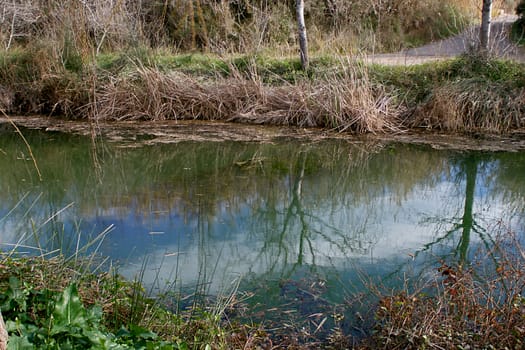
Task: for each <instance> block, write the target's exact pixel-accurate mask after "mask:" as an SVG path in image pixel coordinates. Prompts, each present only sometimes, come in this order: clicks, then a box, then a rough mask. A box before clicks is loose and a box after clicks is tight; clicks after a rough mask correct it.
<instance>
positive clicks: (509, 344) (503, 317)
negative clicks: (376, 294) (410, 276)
mask: <svg viewBox="0 0 525 350" xmlns="http://www.w3.org/2000/svg"><path fill="white" fill-rule="evenodd" d="M502 232H505V231H504V229H502ZM496 242H497V243H496V244H495V245H494V246H493V247H492V248H491V249H489V250H485V249H482V250H480V251H479V252H478V255H477V257H476V258H475V260H474V262H473V263H471V264H470V265H468V266H467V265H464V264H461V263H460V264H454V265H452V266H450V265H446V264H444V263H443V265H442V266H441V268H440V269H439V272H440V274H441V276H442V277H441V279H440V280H438V281H435V282H434V284H432V285H431V286H429V288H430V289H431V290H432V291H433V294H431V295H430V296H429V295H424V294H422V293H420V292H419V291H418V292H414V293H400V294H397V295H394V296H391V297H385V298H383V299H382V301H381V304H380V307H379V309H378V311H377V314H376V318H377V321H378V325H377V327H376V331H377V333H375V334H374V342H373V343H371V344H369V345H368V346H370V348H375V349H379V348H382V349H421V348H425V349H466V348H471V349H485V348H492V349H522V348H523V346H524V344H523V339H525V317H524V315H525V299H524V298H523V293H524V292H525V250H524V247H523V245H522V244H523V242H520V241H519V239H518V237H517V236H515V235H514V234H512V233H504V234H501V235H499V236H497V237H496ZM491 262H492V263H491ZM489 345H490V346H489Z"/></svg>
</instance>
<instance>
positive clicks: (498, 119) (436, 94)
mask: <svg viewBox="0 0 525 350" xmlns="http://www.w3.org/2000/svg"><path fill="white" fill-rule="evenodd" d="M408 126H409V127H412V128H427V129H439V130H446V131H452V132H477V131H484V132H505V131H510V130H512V129H516V128H522V127H523V126H525V89H524V88H521V89H516V88H514V89H513V88H510V87H509V86H508V84H505V83H487V82H486V81H480V80H479V79H469V80H462V81H458V82H450V83H447V84H444V85H442V86H440V87H436V88H435V89H434V90H433V92H432V94H431V96H430V99H429V100H428V101H427V102H426V103H425V104H423V105H422V106H420V107H419V108H418V109H417V111H416V113H415V115H414V119H413V120H412V121H411V122H410V123H409V125H408Z"/></svg>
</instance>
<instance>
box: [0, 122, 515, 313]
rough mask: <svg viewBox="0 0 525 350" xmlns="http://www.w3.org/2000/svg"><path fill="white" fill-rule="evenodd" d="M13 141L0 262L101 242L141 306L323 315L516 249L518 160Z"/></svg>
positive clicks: (423, 151)
mask: <svg viewBox="0 0 525 350" xmlns="http://www.w3.org/2000/svg"><path fill="white" fill-rule="evenodd" d="M24 135H25V137H26V138H27V141H28V143H29V144H30V145H31V150H32V157H31V154H30V153H29V152H28V149H27V146H26V145H25V144H24V142H23V141H22V140H21V138H20V137H19V136H18V135H17V134H16V133H14V132H13V131H12V130H6V131H4V132H2V134H0V174H1V175H0V196H1V197H0V198H1V207H0V232H1V236H0V243H1V244H2V249H3V250H9V249H12V248H13V245H16V246H17V250H18V251H19V252H21V253H22V254H40V253H41V252H49V251H54V250H59V251H61V252H63V253H65V254H68V255H71V254H74V253H75V252H76V251H78V250H79V248H82V247H85V246H86V244H88V242H91V241H93V240H94V239H95V238H96V237H99V239H98V240H97V241H95V243H94V244H93V245H91V246H89V247H88V248H87V249H86V251H87V252H92V251H97V252H98V253H99V254H101V255H103V256H109V257H110V258H111V259H112V261H114V262H115V263H116V264H118V266H119V272H120V273H121V274H123V275H125V276H126V277H129V278H134V276H137V274H139V273H140V271H141V270H145V274H144V276H143V277H142V279H143V281H144V283H145V284H146V285H147V286H148V288H149V289H150V290H151V292H152V293H157V292H165V291H167V290H172V291H174V292H177V293H182V294H185V295H186V294H192V293H195V295H211V296H217V295H222V294H227V293H229V291H230V290H231V289H232V288H238V289H239V293H240V295H243V296H250V298H249V299H247V303H248V304H250V305H252V306H253V310H254V315H255V316H254V317H259V318H262V319H264V318H271V317H280V318H287V317H292V316H290V315H295V316H298V317H303V318H306V317H309V316H311V315H313V314H316V313H317V314H319V315H327V314H329V313H333V312H335V311H334V310H338V307H340V306H341V305H342V304H343V305H347V306H348V305H350V301H351V300H353V298H355V295H357V294H360V293H366V292H367V288H365V286H364V284H365V283H364V282H365V281H367V282H368V281H374V283H379V284H381V285H382V286H384V287H385V288H390V287H392V288H401V287H402V285H403V284H402V283H401V282H402V281H406V280H407V279H408V280H412V279H413V280H417V279H419V280H421V279H431V278H433V276H435V275H436V267H437V266H439V263H440V261H441V262H442V261H465V262H468V261H469V259H470V258H471V256H472V255H473V254H475V253H476V251H477V250H478V249H479V248H480V247H482V246H486V245H488V244H491V242H492V240H493V239H494V236H495V235H496V234H497V233H498V232H501V231H502V230H508V229H511V230H514V231H515V232H517V233H518V235H519V237H521V238H523V236H524V220H523V217H524V215H523V214H524V209H525V176H524V175H525V153H524V152H516V153H476V152H453V151H437V150H432V149H431V148H428V147H422V146H410V145H400V144H399V145H396V144H394V145H385V144H381V143H377V142H375V143H350V142H346V141H342V140H338V141H323V142H315V143H314V142H311V143H309V142H297V141H287V140H283V141H282V142H279V143H272V144H260V143H238V142H223V143H212V142H210V143H206V142H199V143H195V142H181V143H177V144H171V145H155V146H140V147H130V145H129V144H126V145H119V144H118V143H107V142H104V141H103V140H99V142H97V143H96V144H95V145H94V144H93V143H92V142H91V140H90V139H89V138H83V137H80V136H73V135H65V134H60V133H46V132H43V131H30V130H25V131H24ZM33 159H34V160H35V161H36V165H35V161H34V160H33ZM37 168H38V171H39V172H40V174H41V179H40V177H39V174H38V171H37ZM101 233H105V234H104V235H102V236H103V237H102V236H101ZM361 306H362V305H361ZM352 307H353V306H352ZM348 308H351V307H350V306H348ZM272 309H275V310H277V311H275V312H274V313H273V314H272V311H271V310H272ZM268 310H270V311H268ZM283 311H287V312H289V313H283ZM272 315H273V316H272ZM283 315H284V316H283ZM319 315H318V316H316V317H318V318H319V317H320V318H322V316H319Z"/></svg>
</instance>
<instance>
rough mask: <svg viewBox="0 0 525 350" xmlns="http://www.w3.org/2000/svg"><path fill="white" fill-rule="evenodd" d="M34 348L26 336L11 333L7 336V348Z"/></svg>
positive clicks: (17, 349)
mask: <svg viewBox="0 0 525 350" xmlns="http://www.w3.org/2000/svg"><path fill="white" fill-rule="evenodd" d="M35 348H36V347H35V346H34V345H33V344H31V342H29V339H27V336H23V337H19V336H17V335H12V336H10V337H9V342H8V343H7V350H29V349H35Z"/></svg>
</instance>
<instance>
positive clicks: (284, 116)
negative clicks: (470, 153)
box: [0, 47, 525, 133]
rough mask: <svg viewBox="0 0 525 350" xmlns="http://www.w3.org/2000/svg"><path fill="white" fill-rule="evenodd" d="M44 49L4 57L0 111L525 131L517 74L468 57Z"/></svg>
mask: <svg viewBox="0 0 525 350" xmlns="http://www.w3.org/2000/svg"><path fill="white" fill-rule="evenodd" d="M48 50H49V48H46V47H31V48H30V49H18V50H11V51H9V52H3V53H2V54H1V57H0V81H1V82H2V84H1V85H0V90H1V92H2V94H1V97H2V98H1V99H0V107H2V109H3V110H5V111H6V112H7V113H13V114H45V115H56V116H65V117H68V118H82V119H104V120H126V119H143V120H164V119H201V120H227V121H235V122H242V123H257V124H273V125H292V126H300V127H321V128H328V129H334V130H339V131H351V132H359V133H363V132H373V133H381V132H398V131H402V130H407V129H425V130H429V129H432V130H443V131H448V132H466V133H470V132H497V133H499V132H509V131H511V130H513V129H516V128H522V127H523V126H524V125H525V120H524V117H523V116H524V115H525V107H524V106H525V103H524V101H525V100H524V99H525V66H524V65H523V64H519V63H514V62H510V61H500V60H496V59H491V58H486V57H480V56H477V55H474V54H466V55H464V56H462V57H459V58H455V59H451V60H448V61H444V62H439V63H429V64H424V65H417V66H409V67H387V66H376V65H372V66H367V65H365V64H363V63H362V62H361V61H360V60H359V58H355V59H353V58H352V59H349V58H346V57H345V58H336V57H335V56H320V57H317V58H314V59H313V60H312V65H311V69H310V70H309V71H308V72H303V71H301V70H300V64H299V61H298V60H297V59H293V58H282V59H275V58H269V57H261V56H233V57H231V58H228V59H222V58H218V57H216V56H212V55H201V54H184V55H176V54H172V53H171V52H167V51H163V50H151V49H134V50H131V51H127V52H122V53H113V54H104V55H99V56H96V57H94V58H92V59H89V60H86V59H84V58H82V57H80V56H75V55H73V54H71V53H67V54H65V55H64V56H63V57H62V59H61V61H52V60H49V57H50V56H49V52H48Z"/></svg>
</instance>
